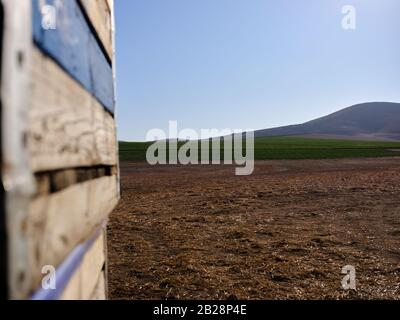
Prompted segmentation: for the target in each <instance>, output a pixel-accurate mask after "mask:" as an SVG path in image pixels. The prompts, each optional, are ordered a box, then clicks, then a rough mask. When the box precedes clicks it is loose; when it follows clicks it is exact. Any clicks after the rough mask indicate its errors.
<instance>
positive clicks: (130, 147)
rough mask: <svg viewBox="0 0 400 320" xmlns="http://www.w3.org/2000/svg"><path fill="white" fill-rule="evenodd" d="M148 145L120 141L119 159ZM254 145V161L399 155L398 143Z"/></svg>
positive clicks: (138, 154) (294, 140) (138, 156)
mask: <svg viewBox="0 0 400 320" xmlns="http://www.w3.org/2000/svg"><path fill="white" fill-rule="evenodd" d="M151 144H152V143H151V142H120V143H119V153H120V160H121V161H134V162H143V161H145V160H146V150H147V148H148V147H149V146H150V145H151ZM183 144H184V142H182V141H181V142H179V144H178V146H179V147H180V146H182V145H183ZM254 147H255V148H254V149H255V150H254V152H255V154H254V155H255V160H280V159H282V160H283V159H335V158H371V157H393V156H400V142H382V141H352V140H335V139H312V138H301V137H273V138H257V139H255V143H254ZM210 149H211V148H210ZM223 149H224V147H223V143H221V150H220V151H221V155H223V153H224V152H223ZM167 151H168V144H167Z"/></svg>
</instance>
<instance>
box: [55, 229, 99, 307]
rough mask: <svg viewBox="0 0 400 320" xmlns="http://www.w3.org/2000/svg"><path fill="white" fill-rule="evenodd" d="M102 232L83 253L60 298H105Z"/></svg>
mask: <svg viewBox="0 0 400 320" xmlns="http://www.w3.org/2000/svg"><path fill="white" fill-rule="evenodd" d="M104 252H105V250H104V234H103V233H101V234H100V235H99V237H98V238H97V240H96V241H95V242H94V243H93V245H92V247H91V248H90V250H89V251H88V252H87V253H86V254H85V256H84V258H83V260H82V262H81V264H80V266H79V267H78V269H77V270H76V272H75V274H74V276H73V277H72V279H71V281H70V283H69V284H68V286H67V288H66V289H65V290H64V293H63V295H62V297H61V299H62V300H98V299H104V298H105V282H104V279H105V278H104V271H103V267H104V263H105V259H106V257H105V255H104Z"/></svg>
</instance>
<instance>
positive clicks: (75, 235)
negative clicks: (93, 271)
mask: <svg viewBox="0 0 400 320" xmlns="http://www.w3.org/2000/svg"><path fill="white" fill-rule="evenodd" d="M118 197H119V196H118V193H117V177H116V176H112V177H103V178H99V179H94V180H91V181H87V182H85V183H81V184H78V185H74V186H72V187H70V188H68V189H65V190H63V191H61V192H58V193H55V194H52V195H48V196H41V197H38V198H36V199H34V200H33V201H32V202H31V204H30V207H29V212H28V217H27V220H26V222H25V225H26V226H27V230H26V232H27V234H26V237H27V239H28V244H29V250H28V258H29V259H28V260H29V270H30V274H31V277H32V279H33V281H32V283H31V285H32V290H34V289H35V288H37V286H38V285H39V284H40V279H41V276H42V275H41V269H42V267H43V266H44V265H53V266H58V265H59V264H60V263H61V262H63V261H64V259H65V258H66V257H67V255H68V254H70V253H71V252H72V250H73V249H74V248H75V247H76V246H77V245H78V244H80V243H82V242H84V241H85V240H87V239H88V237H89V236H90V235H91V234H92V233H93V232H94V230H96V228H98V226H100V225H101V223H102V222H103V221H104V220H105V219H107V217H108V215H109V214H110V213H111V211H112V210H113V208H114V207H115V206H116V204H117V201H118ZM101 246H102V248H103V252H104V242H102V245H101ZM103 255H104V253H103ZM89 264H90V263H89ZM88 268H89V266H88ZM82 277H83V278H84V280H85V281H86V280H87V277H90V274H89V273H86V271H83V275H82ZM88 281H89V280H88ZM96 281H97V278H96ZM85 290H86V289H85ZM86 293H87V292H86V291H85V294H86Z"/></svg>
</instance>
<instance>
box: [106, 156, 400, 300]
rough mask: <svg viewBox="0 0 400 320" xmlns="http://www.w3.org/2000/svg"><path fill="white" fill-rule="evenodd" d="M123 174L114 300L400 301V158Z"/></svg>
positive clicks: (112, 238) (112, 270) (127, 168)
mask: <svg viewBox="0 0 400 320" xmlns="http://www.w3.org/2000/svg"><path fill="white" fill-rule="evenodd" d="M121 171H122V172H121V174H122V176H121V179H122V200H121V202H120V204H119V206H118V208H117V209H116V210H115V211H114V213H113V214H112V215H111V221H110V225H109V234H108V246H109V262H110V263H109V285H110V290H109V294H110V298H111V299H287V298H289V299H332V298H333V299H342V298H356V299H372V298H378V299H381V298H383V299H400V158H397V159H396V158H389V159H388V158H386V159H361V160H360V159H358V160H350V159H348V160H306V161H304V160H302V161H262V162H257V163H256V169H255V172H254V174H253V175H252V176H249V177H236V176H234V168H233V167H229V166H204V167H201V166H191V167H173V166H161V167H149V166H147V165H146V164H135V163H122V168H121ZM345 265H353V266H354V267H355V268H356V279H357V290H356V291H352V290H350V291H345V290H343V289H342V287H341V280H342V278H343V277H344V275H342V274H341V269H342V267H343V266H345Z"/></svg>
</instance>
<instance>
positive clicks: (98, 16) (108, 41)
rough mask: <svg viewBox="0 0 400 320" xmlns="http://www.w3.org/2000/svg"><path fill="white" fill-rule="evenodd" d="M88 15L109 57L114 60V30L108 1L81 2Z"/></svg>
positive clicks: (82, 0)
mask: <svg viewBox="0 0 400 320" xmlns="http://www.w3.org/2000/svg"><path fill="white" fill-rule="evenodd" d="M81 3H82V5H83V7H84V8H85V11H86V14H87V15H88V16H89V18H90V20H91V23H92V25H93V27H94V28H95V30H96V32H97V35H98V37H99V38H100V40H101V42H102V43H103V46H104V48H105V50H106V51H107V54H108V57H109V58H110V60H112V57H113V45H112V28H111V14H112V13H111V8H110V4H109V3H108V2H107V0H81Z"/></svg>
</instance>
